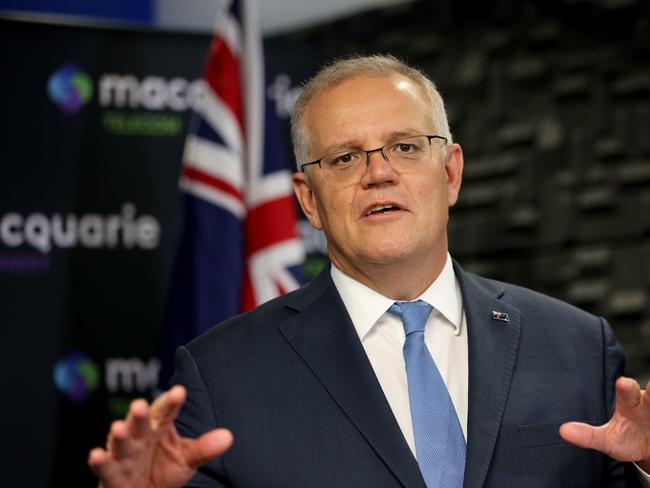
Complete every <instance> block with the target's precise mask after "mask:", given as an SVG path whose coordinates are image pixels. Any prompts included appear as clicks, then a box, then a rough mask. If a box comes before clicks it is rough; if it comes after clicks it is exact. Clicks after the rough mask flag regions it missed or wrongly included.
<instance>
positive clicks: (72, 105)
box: [47, 63, 93, 114]
mask: <svg viewBox="0 0 650 488" xmlns="http://www.w3.org/2000/svg"><path fill="white" fill-rule="evenodd" d="M47 94H48V95H49V96H50V99H51V100H52V101H53V102H54V103H56V104H57V105H58V106H59V108H60V109H61V111H62V112H64V113H66V114H74V113H77V112H78V111H79V109H80V108H81V107H83V106H84V104H85V103H86V102H87V101H88V100H90V97H91V96H92V94H93V83H92V80H91V79H90V77H89V76H88V75H87V74H86V73H84V72H83V71H81V69H80V68H79V66H77V65H76V64H74V63H67V64H65V65H63V66H61V68H59V69H58V70H56V71H55V72H54V73H53V74H52V76H50V79H49V80H48V81H47Z"/></svg>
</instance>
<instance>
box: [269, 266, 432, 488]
mask: <svg viewBox="0 0 650 488" xmlns="http://www.w3.org/2000/svg"><path fill="white" fill-rule="evenodd" d="M287 307H288V308H291V309H294V310H295V311H297V312H299V313H298V314H296V316H295V317H294V318H293V319H291V320H290V321H288V322H286V323H284V324H283V325H282V326H281V327H280V332H281V333H282V334H283V335H284V337H285V338H286V339H287V341H288V342H289V343H290V344H291V346H292V347H293V349H294V350H295V351H296V353H297V354H298V355H299V356H300V357H301V358H302V360H303V361H304V362H305V364H306V365H307V367H309V368H310V369H311V371H312V372H313V373H314V375H315V376H316V377H317V378H318V380H319V381H320V383H321V384H322V385H323V387H324V388H325V389H326V390H327V391H328V392H329V394H330V395H331V396H332V398H333V399H334V401H335V402H336V403H337V404H338V406H339V407H340V408H341V410H343V412H344V413H345V414H346V416H347V417H348V418H349V419H350V421H351V422H352V423H353V424H354V425H355V426H356V428H357V429H358V430H359V431H360V432H361V434H362V435H363V436H364V437H365V439H366V440H367V441H368V443H369V444H370V446H372V449H374V450H375V452H376V453H377V454H378V455H379V456H380V457H381V458H382V460H383V461H384V463H385V464H386V466H388V468H389V469H390V470H391V471H392V473H393V474H394V476H395V477H396V478H397V479H398V480H399V481H400V482H401V483H402V484H403V485H404V486H405V487H419V488H424V486H425V485H424V481H423V479H422V476H421V474H420V470H419V468H418V465H417V462H416V460H415V458H414V457H413V455H412V453H411V451H410V449H409V448H408V445H407V443H406V440H405V439H404V436H403V434H402V432H401V430H400V428H399V426H398V424H397V421H396V420H395V417H394V416H393V413H392V411H391V409H390V406H389V405H388V402H387V400H386V398H385V396H384V394H383V392H382V390H381V386H380V385H379V382H378V381H377V378H376V376H375V374H374V371H373V370H372V366H371V365H370V362H369V361H368V358H367V356H366V353H365V351H364V350H363V346H362V345H361V341H360V340H359V337H358V335H357V333H356V331H355V329H354V325H353V324H352V321H351V320H350V317H349V315H348V313H347V311H346V310H345V306H344V305H343V302H342V301H341V298H340V296H339V294H338V292H337V291H336V288H335V286H334V284H333V282H332V281H331V277H330V272H329V269H325V270H324V271H323V272H322V273H321V274H320V275H319V276H318V277H317V278H316V280H314V281H313V282H312V283H310V285H309V286H308V287H307V289H306V290H305V293H303V294H297V295H293V298H292V300H290V301H289V302H288V304H287Z"/></svg>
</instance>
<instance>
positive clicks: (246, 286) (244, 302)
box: [240, 264, 258, 312]
mask: <svg viewBox="0 0 650 488" xmlns="http://www.w3.org/2000/svg"><path fill="white" fill-rule="evenodd" d="M241 290H242V291H241V304H240V310H241V311H242V312H248V311H249V310H252V309H254V308H255V307H256V306H257V305H258V303H256V302H255V296H254V295H253V283H252V282H251V273H250V269H249V268H248V264H247V265H246V270H245V271H244V283H242V289H241Z"/></svg>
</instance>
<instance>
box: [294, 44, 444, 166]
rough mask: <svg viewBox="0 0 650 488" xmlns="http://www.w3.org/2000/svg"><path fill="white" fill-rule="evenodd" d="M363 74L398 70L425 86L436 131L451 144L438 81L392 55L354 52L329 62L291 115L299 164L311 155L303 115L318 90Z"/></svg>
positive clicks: (378, 74)
mask: <svg viewBox="0 0 650 488" xmlns="http://www.w3.org/2000/svg"><path fill="white" fill-rule="evenodd" d="M362 74H364V75H371V76H390V75H394V74H398V75H402V76H405V77H407V78H409V79H410V80H412V81H414V82H415V83H416V84H417V85H418V86H419V87H421V88H422V89H423V90H424V93H425V94H426V96H427V98H428V99H429V102H430V103H431V108H432V113H431V115H432V117H433V125H434V127H435V130H436V132H437V133H438V134H439V135H441V136H444V137H446V138H447V142H448V143H449V144H451V142H452V139H451V131H450V130H449V122H448V121H447V112H446V111H445V104H444V102H443V100H442V97H441V96H440V93H439V92H438V89H437V88H436V86H435V84H434V83H433V82H432V81H431V80H430V79H429V78H428V77H427V76H426V75H425V74H424V73H423V72H422V71H420V70H419V69H416V68H412V67H411V66H409V65H407V64H406V63H404V62H403V61H400V60H399V59H397V58H396V57H395V56H392V55H379V54H375V55H372V56H352V57H349V58H344V59H338V60H335V61H334V62H332V63H331V64H329V65H327V66H325V67H324V68H322V69H321V70H320V71H319V72H318V73H317V74H316V75H315V76H314V77H313V78H312V79H311V80H309V81H308V82H307V83H306V84H305V85H304V86H303V89H302V92H301V94H300V96H299V97H298V100H297V101H296V105H295V107H294V110H293V113H292V115H291V139H292V142H293V151H294V155H295V158H296V164H301V163H305V162H307V159H308V158H309V135H308V134H307V131H306V130H305V127H304V126H303V116H304V113H305V109H306V108H307V105H308V104H309V102H310V101H311V100H312V99H313V98H314V96H315V95H316V94H317V93H318V92H320V91H322V90H324V89H326V88H329V87H332V86H335V85H337V84H339V83H342V82H343V81H345V80H347V79H349V78H352V77H354V76H357V75H362Z"/></svg>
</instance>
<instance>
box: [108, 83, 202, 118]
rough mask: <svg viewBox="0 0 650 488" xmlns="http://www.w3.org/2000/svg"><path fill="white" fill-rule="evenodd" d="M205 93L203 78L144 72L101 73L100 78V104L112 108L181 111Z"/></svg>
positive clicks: (195, 102) (196, 101) (196, 103)
mask: <svg viewBox="0 0 650 488" xmlns="http://www.w3.org/2000/svg"><path fill="white" fill-rule="evenodd" d="M204 93H205V85H204V82H203V80H201V79H197V80H194V81H189V80H187V79H185V78H182V77H175V78H171V79H166V78H163V77H161V76H147V77H145V78H143V79H138V78H137V77H135V76H134V75H131V74H125V75H118V74H114V73H111V74H103V75H102V76H101V78H100V79H99V104H100V105H101V106H102V107H113V108H131V109H138V108H143V109H145V110H152V111H157V110H172V111H174V112H184V111H186V110H189V109H194V108H196V107H197V105H198V104H199V103H200V102H201V99H202V97H203V94H204Z"/></svg>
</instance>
